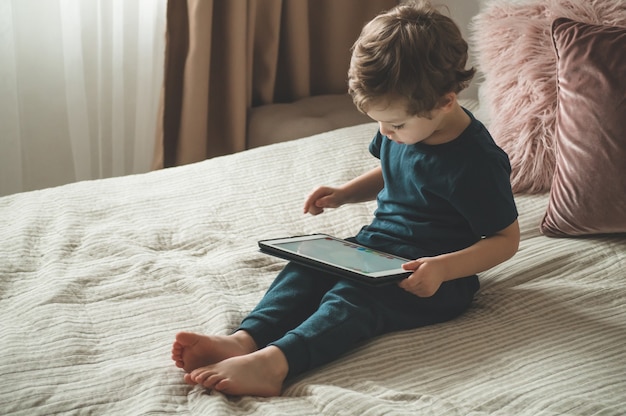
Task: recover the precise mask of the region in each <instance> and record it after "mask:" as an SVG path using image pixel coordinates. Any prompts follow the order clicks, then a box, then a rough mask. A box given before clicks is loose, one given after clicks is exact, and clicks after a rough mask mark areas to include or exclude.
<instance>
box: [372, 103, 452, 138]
mask: <svg viewBox="0 0 626 416" xmlns="http://www.w3.org/2000/svg"><path fill="white" fill-rule="evenodd" d="M444 113H445V112H444V111H442V110H439V109H435V110H433V111H432V112H431V114H430V115H431V117H430V118H426V117H419V116H411V115H408V114H407V112H406V105H405V102H404V101H403V100H384V101H380V102H378V103H374V104H373V105H372V106H371V107H370V108H369V111H368V112H367V115H368V116H369V117H370V118H372V119H373V120H374V121H377V122H378V127H379V129H380V132H381V133H382V134H384V135H385V136H387V137H388V138H389V139H390V140H393V141H394V142H397V143H402V144H407V145H409V144H415V143H420V142H421V143H424V144H430V145H434V144H439V143H440V139H441V137H440V134H439V133H440V132H441V127H442V120H443V118H444V115H445V114H444Z"/></svg>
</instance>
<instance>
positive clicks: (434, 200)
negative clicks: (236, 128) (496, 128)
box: [172, 1, 519, 396]
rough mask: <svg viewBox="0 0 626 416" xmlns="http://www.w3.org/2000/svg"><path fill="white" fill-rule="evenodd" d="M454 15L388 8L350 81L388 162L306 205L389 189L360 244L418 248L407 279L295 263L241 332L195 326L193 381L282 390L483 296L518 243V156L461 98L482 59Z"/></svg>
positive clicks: (181, 348) (399, 251) (181, 339)
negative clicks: (513, 157)
mask: <svg viewBox="0 0 626 416" xmlns="http://www.w3.org/2000/svg"><path fill="white" fill-rule="evenodd" d="M466 60H467V44H466V42H465V41H464V40H463V39H462V37H461V34H460V32H459V29H458V27H457V26H456V25H455V24H454V22H453V21H452V20H451V19H449V18H448V17H446V16H444V15H442V14H440V13H439V12H437V11H436V10H435V9H434V8H432V6H430V4H429V3H427V2H426V1H421V2H418V3H416V4H412V5H401V6H398V7H396V8H395V9H393V10H391V11H388V12H386V13H382V14H381V15H379V16H378V17H376V18H375V19H374V20H372V21H371V22H370V23H368V24H367V25H366V26H365V27H364V28H363V31H362V33H361V35H360V37H359V39H358V40H357V41H356V43H355V45H354V47H353V54H352V60H351V63H350V70H349V73H348V78H349V91H350V94H351V95H352V97H353V99H354V102H355V104H356V105H357V107H358V108H359V109H360V110H361V111H363V112H364V113H367V114H368V115H369V116H370V117H371V118H372V119H374V120H376V121H377V122H378V124H379V131H378V133H377V134H376V136H375V137H374V139H373V141H372V143H371V145H370V152H371V153H372V154H373V155H374V156H375V157H377V158H379V159H380V162H381V163H380V167H377V168H375V169H373V170H372V171H370V172H367V173H365V174H363V175H361V176H359V177H357V178H355V179H353V180H351V181H350V182H348V183H346V184H344V185H343V186H340V187H327V186H323V187H320V188H318V189H316V190H314V191H313V192H312V193H311V194H310V195H309V196H308V197H307V199H306V201H305V203H304V212H305V213H310V214H312V215H318V214H320V213H322V212H323V211H324V209H326V208H336V207H339V206H341V205H343V204H346V203H355V202H362V201H367V200H372V199H374V198H376V197H377V198H378V208H377V210H376V213H375V218H374V220H373V221H372V223H371V224H369V225H367V226H365V227H363V228H362V229H361V231H360V232H359V233H358V234H357V236H356V237H354V240H355V241H357V242H358V243H360V244H363V245H366V246H370V247H372V248H375V249H379V250H383V251H388V252H391V253H393V254H396V255H399V256H402V257H406V258H412V259H416V260H413V261H410V262H408V263H407V264H405V265H404V266H403V267H404V268H405V269H407V270H412V271H413V273H412V274H411V276H409V277H408V278H407V279H405V280H403V281H402V282H401V283H399V284H391V285H388V286H385V287H382V288H371V287H369V286H364V285H359V284H358V283H352V282H351V281H348V280H345V279H341V278H337V277H333V276H324V277H320V276H319V272H317V271H315V270H313V269H310V268H307V267H305V266H299V265H296V264H293V263H289V264H288V265H287V266H286V267H285V269H284V270H283V271H282V272H281V273H280V274H279V275H278V276H277V277H276V280H275V281H274V282H273V283H272V285H271V287H270V288H269V289H268V291H267V293H266V294H265V296H264V298H263V299H262V300H261V301H260V303H259V304H258V305H257V307H256V308H255V309H254V310H253V311H252V312H251V313H250V315H248V317H246V318H245V319H244V320H243V322H242V323H241V325H240V327H239V329H238V330H237V331H236V332H234V333H233V334H231V335H228V336H205V335H199V334H194V333H187V332H182V333H179V334H177V336H176V341H175V342H174V345H173V348H172V358H173V359H174V361H175V362H176V365H177V366H178V367H180V368H183V369H184V370H185V371H186V374H185V376H184V378H185V381H186V382H187V383H189V384H199V385H202V386H204V387H206V388H208V389H214V390H216V391H220V392H223V393H227V394H232V395H257V396H275V395H280V394H281V390H282V386H283V383H284V382H285V380H286V379H287V378H288V377H293V376H296V375H298V374H301V373H303V372H305V371H308V370H311V369H313V368H316V367H319V366H321V365H323V364H325V363H328V362H330V361H332V360H334V359H336V358H338V357H339V356H340V355H342V354H344V353H346V352H348V351H350V350H351V349H352V348H354V347H355V346H356V345H357V344H359V343H361V342H363V341H366V340H368V339H371V338H373V337H375V336H379V335H382V334H385V333H388V332H392V331H399V330H407V329H411V328H417V327H420V326H424V325H431V324H434V323H438V322H443V321H446V320H450V319H452V318H454V317H456V316H458V315H460V314H461V313H462V312H464V311H465V310H466V309H467V308H468V307H469V305H470V303H471V301H472V298H473V296H474V294H475V293H476V291H477V290H478V288H479V283H478V277H477V276H476V274H477V273H480V272H482V271H485V270H487V269H489V268H491V267H493V266H495V265H497V264H499V263H501V262H503V261H505V260H507V259H509V258H510V257H512V256H513V255H514V254H515V252H516V251H517V248H518V243H519V227H518V223H517V210H516V207H515V202H514V200H513V195H512V192H511V186H510V182H509V174H510V164H509V160H508V157H507V155H506V154H505V153H504V152H503V151H502V150H501V149H500V148H499V147H497V146H496V144H495V143H494V142H493V140H492V138H491V136H490V135H489V133H488V132H487V130H486V129H485V127H484V126H483V125H482V124H481V123H480V122H479V121H477V120H476V119H475V118H474V117H473V115H472V114H471V113H469V112H468V111H466V110H464V109H463V108H462V107H461V106H460V105H459V104H458V102H457V94H458V93H459V92H460V91H461V90H462V89H463V88H465V87H466V86H467V84H468V82H469V80H470V79H471V78H472V76H473V74H474V70H473V69H470V70H466V69H465V68H464V67H465V64H466Z"/></svg>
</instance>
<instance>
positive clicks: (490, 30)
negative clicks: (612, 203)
mask: <svg viewBox="0 0 626 416" xmlns="http://www.w3.org/2000/svg"><path fill="white" fill-rule="evenodd" d="M559 17H567V18H570V19H573V20H576V21H580V22H585V23H592V24H602V25H611V26H626V0H532V1H531V0H526V1H524V2H513V1H492V2H490V3H488V5H487V7H486V8H485V9H484V11H483V12H481V13H479V14H478V15H477V16H476V17H475V19H474V20H473V22H472V38H471V40H472V44H473V47H474V51H475V53H476V62H477V64H478V67H479V69H480V70H481V71H482V73H483V74H484V81H483V83H482V85H481V107H484V108H485V109H486V110H487V115H488V116H487V118H488V119H490V122H489V131H490V132H491V134H492V135H493V137H494V139H495V140H496V142H497V143H498V144H499V145H500V147H502V148H503V149H504V150H505V151H506V152H507V153H508V155H509V157H510V159H511V167H512V173H511V184H512V186H513V191H514V192H516V193H522V192H527V193H542V192H547V191H548V190H549V189H550V185H551V183H552V176H553V173H554V168H555V165H556V159H555V143H554V132H555V123H556V94H557V92H556V71H555V69H556V57H555V54H554V50H553V45H552V37H551V33H550V28H551V24H552V21H553V20H555V19H556V18H559Z"/></svg>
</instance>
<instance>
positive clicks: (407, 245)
mask: <svg viewBox="0 0 626 416" xmlns="http://www.w3.org/2000/svg"><path fill="white" fill-rule="evenodd" d="M465 111H466V113H467V114H468V115H469V116H470V118H471V123H470V125H469V126H468V127H467V128H466V129H465V130H464V131H463V133H461V135H460V136H459V137H457V138H456V139H455V140H452V141H450V142H448V143H445V144H441V145H435V146H430V145H426V144H422V143H417V144H414V145H405V144H398V143H395V142H393V141H391V140H389V139H388V138H387V137H386V136H384V135H382V134H381V133H380V131H379V132H378V133H377V134H376V136H375V137H374V139H373V140H372V142H371V144H370V152H371V153H372V155H374V156H375V157H377V158H379V159H380V161H381V167H382V171H383V178H384V180H385V186H384V188H383V189H382V191H380V193H379V194H378V198H377V202H378V208H377V210H376V212H375V215H374V219H373V221H372V223H371V224H369V225H367V226H365V227H363V228H362V229H361V231H360V232H359V233H358V235H357V236H356V240H357V241H358V242H359V243H361V244H363V245H366V246H369V247H372V248H377V249H380V250H385V251H388V252H390V253H393V254H396V255H400V256H403V257H407V258H418V257H423V256H434V255H438V254H443V253H448V252H452V251H457V250H461V249H463V248H466V247H468V246H470V245H472V244H474V243H476V242H477V241H478V240H479V239H480V238H482V237H486V236H489V235H492V234H494V233H496V232H497V231H500V230H502V229H504V228H506V227H507V226H509V225H510V224H511V223H512V222H513V221H515V219H516V218H517V208H516V206H515V201H514V198H513V193H512V191H511V183H510V179H509V178H510V173H511V165H510V162H509V158H508V156H507V154H506V153H505V152H504V151H503V150H502V149H501V148H500V147H498V146H497V145H496V143H495V142H494V140H493V138H492V137H491V135H490V134H489V132H488V131H487V129H486V128H485V126H484V125H483V124H482V123H481V122H480V121H478V120H476V118H474V116H473V115H472V114H471V113H470V112H469V111H467V110H465Z"/></svg>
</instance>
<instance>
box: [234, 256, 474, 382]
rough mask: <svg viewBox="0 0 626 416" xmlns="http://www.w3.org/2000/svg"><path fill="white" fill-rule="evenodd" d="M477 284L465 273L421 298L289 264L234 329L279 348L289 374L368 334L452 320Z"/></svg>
mask: <svg viewBox="0 0 626 416" xmlns="http://www.w3.org/2000/svg"><path fill="white" fill-rule="evenodd" d="M478 288H479V283H478V278H477V277H476V276H470V277H466V278H462V279H457V280H453V281H450V282H445V283H444V284H443V285H442V286H441V287H440V289H439V290H438V291H437V293H436V294H435V295H433V296H432V297H429V298H420V297H417V296H415V295H413V294H410V293H408V292H406V291H405V290H403V289H401V288H399V287H398V286H397V285H396V284H393V283H392V284H390V285H386V286H382V287H370V286H366V285H362V284H359V283H355V282H352V281H350V280H346V279H342V278H338V277H335V276H324V275H322V273H321V272H319V271H317V270H316V269H312V268H308V267H306V266H301V265H298V264H295V263H289V264H288V265H287V266H286V267H285V268H284V269H283V270H282V271H281V273H280V274H279V275H278V276H277V277H276V279H275V280H274V282H273V283H272V285H271V286H270V288H269V289H268V291H267V293H266V294H265V296H264V297H263V298H262V299H261V301H260V302H259V304H258V305H257V306H256V308H255V309H254V310H253V311H252V312H251V313H250V314H249V315H248V316H247V317H246V318H245V319H244V320H243V321H242V323H241V326H240V327H239V329H241V330H245V331H246V332H248V333H249V334H250V335H251V336H252V338H253V339H254V340H255V341H256V343H257V346H258V347H259V348H262V347H264V346H267V345H275V346H277V347H278V348H280V349H281V351H282V352H283V353H284V354H285V356H286V358H287V362H288V364H289V375H288V378H290V377H294V376H297V375H299V374H301V373H304V372H306V371H308V370H311V369H314V368H317V367H319V366H321V365H323V364H326V363H328V362H330V361H333V360H335V359H336V358H338V357H339V356H341V355H342V354H344V353H346V352H348V351H350V350H352V349H353V348H355V347H356V346H357V345H358V344H360V343H362V342H364V341H366V340H368V339H371V338H373V337H376V336H379V335H382V334H385V333H389V332H393V331H401V330H407V329H412V328H417V327H421V326H425V325H432V324H435V323H439V322H444V321H447V320H450V319H453V318H455V317H456V316H458V315H460V314H461V313H463V312H464V311H465V310H466V309H467V308H468V307H469V306H470V304H471V302H472V298H473V296H474V294H475V293H476V291H477V290H478Z"/></svg>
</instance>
